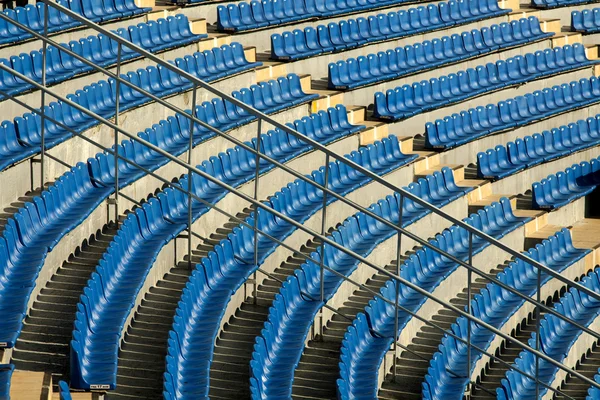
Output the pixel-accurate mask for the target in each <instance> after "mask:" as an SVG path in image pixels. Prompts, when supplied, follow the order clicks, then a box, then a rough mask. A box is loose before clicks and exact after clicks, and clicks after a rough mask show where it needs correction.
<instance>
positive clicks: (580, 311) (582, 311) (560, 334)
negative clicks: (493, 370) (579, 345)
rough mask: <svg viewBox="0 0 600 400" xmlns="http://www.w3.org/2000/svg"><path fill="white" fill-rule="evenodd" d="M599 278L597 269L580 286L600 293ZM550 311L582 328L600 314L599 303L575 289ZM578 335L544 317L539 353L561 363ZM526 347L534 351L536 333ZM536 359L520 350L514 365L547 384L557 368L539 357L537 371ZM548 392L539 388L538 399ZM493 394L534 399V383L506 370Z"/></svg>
mask: <svg viewBox="0 0 600 400" xmlns="http://www.w3.org/2000/svg"><path fill="white" fill-rule="evenodd" d="M599 277H600V268H597V267H596V268H595V269H594V270H593V271H590V272H589V273H588V274H587V275H586V276H585V277H584V278H583V279H581V280H580V281H579V284H580V285H582V286H584V287H586V288H587V289H589V290H591V291H593V292H595V293H599V292H600V279H599ZM553 308H554V311H556V312H557V313H559V314H561V315H563V316H565V317H566V318H568V319H570V320H572V321H575V322H577V323H578V324H580V325H582V326H588V325H589V324H590V323H591V322H592V321H593V320H594V319H595V318H596V317H597V316H598V315H599V314H600V301H598V300H597V299H596V298H594V297H591V296H589V295H588V294H587V293H584V292H582V291H580V290H578V289H576V288H571V289H570V290H569V291H568V292H567V293H565V294H564V295H563V296H562V297H561V298H560V301H559V302H557V303H555V304H554V307H553ZM581 333H582V331H581V330H580V329H579V328H578V327H576V326H574V325H573V324H570V323H569V322H567V321H564V320H562V319H560V318H559V317H557V316H555V315H552V314H546V315H545V316H544V318H543V319H542V320H541V321H540V337H539V341H540V346H539V351H540V352H542V353H543V354H545V355H546V356H548V357H550V358H552V359H553V360H555V361H558V362H562V360H563V359H564V358H565V357H566V355H567V354H568V352H569V349H570V348H571V346H572V345H573V343H574V341H575V339H577V337H578V336H579V334H581ZM528 344H529V346H530V347H532V348H534V349H535V348H536V336H535V333H532V335H531V338H530V339H529V342H528ZM536 358H537V357H536V356H534V355H533V353H531V352H529V351H527V350H523V351H521V353H520V354H519V357H518V358H517V359H516V360H515V363H514V364H513V365H514V366H515V367H517V368H519V369H520V370H521V371H524V372H525V373H527V374H529V375H532V376H536V371H537V377H538V379H539V380H540V381H541V382H542V383H544V384H546V385H549V384H550V383H551V382H552V378H553V377H554V375H555V374H556V372H557V371H558V367H557V366H555V365H554V364H551V363H550V362H548V361H546V360H544V359H542V358H540V359H539V369H537V368H536V364H537V363H536ZM547 391H548V389H547V388H546V387H545V386H542V385H540V386H539V395H540V397H542V396H543V395H544V394H545V393H546V392H547ZM496 393H497V396H498V399H499V400H510V399H528V398H535V396H536V393H537V391H536V383H535V381H534V380H533V379H530V378H528V377H526V376H525V375H522V374H520V373H517V372H516V371H511V370H509V371H508V372H507V373H506V378H505V379H502V386H501V387H500V388H498V389H497V390H496Z"/></svg>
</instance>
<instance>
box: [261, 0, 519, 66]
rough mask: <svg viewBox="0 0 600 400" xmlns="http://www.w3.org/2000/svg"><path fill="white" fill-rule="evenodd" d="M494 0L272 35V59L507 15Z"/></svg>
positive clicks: (309, 54) (436, 6) (452, 1)
mask: <svg viewBox="0 0 600 400" xmlns="http://www.w3.org/2000/svg"><path fill="white" fill-rule="evenodd" d="M508 12H510V10H502V9H500V8H499V7H498V2H497V1H495V0H483V1H469V2H467V1H458V2H457V1H456V0H450V1H448V2H447V3H438V4H430V5H428V6H427V7H424V6H420V7H418V8H411V9H409V10H406V11H405V10H400V11H398V12H390V13H388V14H378V15H374V16H369V17H368V18H363V17H360V18H357V19H349V20H345V21H340V22H331V23H329V24H328V25H327V26H325V25H319V26H318V27H317V29H316V30H315V29H314V28H312V27H308V28H305V29H304V30H299V29H296V30H294V31H292V32H284V33H283V34H273V35H271V58H273V59H276V60H297V59H300V58H306V57H312V56H314V55H317V54H322V53H329V52H336V51H343V50H348V49H351V48H355V47H359V46H362V45H363V44H365V43H372V42H379V41H385V40H390V39H397V38H400V37H403V36H409V35H415V34H417V33H423V32H427V31H432V30H436V29H440V28H446V27H449V26H453V25H459V24H464V23H466V22H469V21H475V20H480V19H485V18H490V17H493V16H497V15H502V14H507V13H508Z"/></svg>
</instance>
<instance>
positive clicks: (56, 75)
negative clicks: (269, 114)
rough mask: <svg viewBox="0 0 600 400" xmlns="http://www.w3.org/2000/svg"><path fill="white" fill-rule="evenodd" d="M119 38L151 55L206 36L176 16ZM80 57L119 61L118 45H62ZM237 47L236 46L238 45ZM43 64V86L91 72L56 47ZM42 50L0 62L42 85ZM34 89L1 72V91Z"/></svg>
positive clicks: (92, 39) (102, 39)
mask: <svg viewBox="0 0 600 400" xmlns="http://www.w3.org/2000/svg"><path fill="white" fill-rule="evenodd" d="M116 33H117V34H118V35H119V36H121V37H123V38H125V39H127V40H129V41H133V43H134V44H136V45H138V46H140V47H142V48H144V49H146V50H148V51H152V52H157V51H160V50H164V49H166V48H169V47H177V46H181V45H184V44H187V43H191V42H194V41H197V40H200V39H201V38H202V37H206V36H207V35H195V34H193V33H192V32H191V31H190V28H189V22H188V19H187V17H186V16H184V15H182V14H178V15H177V16H175V17H173V16H170V17H168V18H167V19H164V18H160V19H158V20H157V21H150V22H148V23H141V24H138V25H137V26H130V27H129V28H120V29H119V30H118V31H117V32H116ZM62 46H64V47H66V48H69V49H70V50H72V51H73V52H75V53H77V54H78V55H80V56H83V57H84V58H86V59H87V60H89V61H92V62H93V63H94V64H96V65H99V66H101V67H106V66H107V65H111V64H115V63H116V62H117V60H118V51H119V50H118V43H117V42H116V41H114V40H112V39H110V38H109V37H108V36H105V35H103V34H99V35H95V36H88V37H86V38H83V39H79V41H71V42H69V44H62ZM238 46H239V45H238ZM47 51H48V58H47V62H46V83H48V84H52V83H57V82H62V81H64V80H67V79H69V78H71V77H73V76H75V75H78V74H80V73H83V72H87V71H92V70H93V68H92V67H90V66H89V65H87V64H85V63H83V62H81V61H80V60H77V59H76V58H74V57H72V56H71V55H69V54H67V53H65V52H63V51H61V50H60V48H57V47H55V46H48V48H47ZM121 52H122V54H121V60H122V61H126V60H130V59H132V58H135V57H138V56H139V54H137V53H136V52H135V51H133V50H131V49H130V48H129V47H127V46H122V51H121ZM42 58H43V55H42V51H41V50H36V51H32V52H30V53H29V54H27V53H22V54H20V55H18V56H11V57H10V59H4V58H3V59H0V63H2V64H4V65H6V66H7V67H10V68H12V69H14V70H15V71H17V72H19V73H21V74H23V75H25V76H26V77H28V78H29V79H31V80H34V81H36V82H39V83H41V82H42V71H43V68H42V61H43V60H42ZM31 88H33V85H31V84H28V83H26V82H24V81H22V80H21V79H18V78H16V77H15V76H14V75H12V74H11V73H9V72H6V71H1V72H0V90H2V91H3V92H6V93H8V94H17V93H22V92H24V91H26V90H28V89H31ZM0 99H2V96H0Z"/></svg>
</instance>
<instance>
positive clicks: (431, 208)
mask: <svg viewBox="0 0 600 400" xmlns="http://www.w3.org/2000/svg"><path fill="white" fill-rule="evenodd" d="M42 1H44V2H45V1H46V0H42ZM47 5H52V6H54V5H56V6H57V8H58V7H62V6H61V5H59V4H56V3H53V2H51V1H49V2H48V3H47ZM61 11H62V10H61ZM69 11H70V10H69ZM70 12H71V13H73V12H72V11H70ZM70 16H71V17H73V18H75V19H77V17H79V18H81V16H79V14H75V13H73V15H70ZM0 18H3V19H5V20H8V21H10V22H11V23H13V24H15V25H17V26H19V27H20V28H21V29H24V30H26V31H28V32H29V33H31V34H32V35H34V36H36V37H37V38H39V39H41V40H43V41H47V42H48V43H50V44H52V45H54V46H60V45H59V44H58V43H56V42H54V41H53V40H52V39H48V38H46V37H44V36H42V35H40V34H39V33H37V32H36V31H33V30H31V29H29V28H28V27H26V26H24V25H22V24H20V23H18V22H16V21H13V20H12V19H9V18H8V17H6V16H5V15H3V14H2V13H0ZM85 21H87V20H86V19H81V22H84V23H85ZM90 24H91V26H92V27H94V26H96V27H100V26H98V25H96V24H94V23H91V22H90ZM100 30H101V33H103V34H106V35H108V36H111V39H114V40H115V41H117V42H119V43H120V44H123V45H126V46H128V47H130V48H133V49H134V50H135V51H144V52H145V50H143V49H141V48H139V47H137V46H135V45H134V44H132V43H130V42H128V41H126V40H124V39H123V38H121V37H120V36H118V35H115V34H114V33H112V32H110V31H106V30H103V29H100ZM61 51H64V52H66V53H67V54H70V55H71V56H73V57H76V58H77V59H79V60H80V61H82V62H84V63H86V64H87V65H90V66H91V67H93V68H95V69H97V70H98V71H100V72H103V73H105V74H107V75H109V76H111V77H113V78H114V79H115V80H116V81H117V82H120V83H122V84H125V85H126V86H129V87H131V88H133V89H135V90H136V91H138V92H140V93H141V94H143V95H145V96H147V97H149V98H151V99H152V100H154V101H156V102H157V103H159V104H161V105H164V106H166V107H168V108H170V109H171V110H173V111H175V112H176V113H179V114H182V115H184V116H186V118H189V119H190V120H191V121H193V122H194V123H198V124H200V125H201V126H203V127H205V128H206V129H209V130H210V131H212V132H213V133H216V134H218V135H219V136H221V137H224V138H226V139H227V140H229V141H231V142H232V143H234V144H235V145H237V146H240V147H242V148H244V149H245V150H247V151H249V152H251V153H253V154H255V155H256V156H257V157H260V158H262V159H264V160H266V161H268V162H269V163H272V164H273V165H275V166H277V167H278V168H280V169H283V170H284V171H286V172H288V173H290V174H291V175H293V176H294V177H296V178H298V179H301V180H304V181H305V182H307V183H309V184H311V185H313V186H315V187H316V188H318V189H319V190H322V191H324V192H326V193H327V194H328V195H331V196H334V197H335V198H336V199H337V200H340V201H342V202H344V203H346V204H347V205H349V206H350V207H352V208H354V209H356V210H358V211H361V212H363V213H365V214H366V215H368V216H369V217H371V218H374V219H376V220H377V221H378V222H380V223H383V224H385V225H387V226H388V227H390V228H392V229H395V230H396V231H398V232H399V233H403V234H405V235H406V236H408V237H409V238H411V239H412V240H414V241H416V242H418V243H419V244H421V245H423V246H426V247H429V248H431V249H432V250H434V251H437V252H438V253H440V254H441V255H443V256H445V257H447V258H449V259H451V260H452V261H453V262H456V263H458V264H459V265H461V266H462V267H465V268H468V269H470V268H469V264H468V263H465V262H464V261H462V260H459V259H456V258H455V257H453V256H452V255H450V254H448V253H445V252H443V251H442V250H440V249H438V248H437V247H435V246H432V245H431V244H430V243H429V242H428V241H425V240H423V239H422V238H420V237H418V236H416V235H414V234H412V233H410V232H409V231H407V230H405V229H404V228H402V227H400V226H398V225H395V224H392V223H391V222H389V221H388V220H386V219H383V218H381V217H380V216H378V215H376V214H374V213H372V212H371V211H370V210H368V209H367V208H365V207H362V206H360V205H359V204H356V203H355V202H353V201H352V200H349V199H347V198H346V197H343V196H340V195H339V194H337V193H336V192H334V191H331V190H330V189H328V188H326V187H324V186H322V185H320V184H318V183H317V182H315V181H312V180H310V179H309V178H307V177H306V176H305V175H303V174H300V173H298V172H297V171H295V170H293V169H291V168H289V167H288V166H286V165H284V164H282V163H280V162H278V161H277V160H274V159H272V158H271V157H269V156H267V155H264V154H262V153H261V152H260V151H257V150H256V149H254V148H253V147H250V146H248V145H246V144H245V143H244V142H241V141H239V140H238V139H236V138H234V137H232V136H231V135H227V134H225V133H223V132H221V131H220V130H218V129H216V128H214V127H212V126H211V125H208V124H206V123H205V122H204V121H202V120H200V119H197V118H195V116H194V115H189V114H188V113H186V112H185V111H184V110H182V109H180V108H178V107H176V106H173V105H172V104H170V103H168V102H165V101H164V100H163V99H161V98H159V97H157V96H155V95H154V94H152V93H149V92H147V91H145V90H144V89H142V88H139V87H138V86H136V85H134V84H132V83H131V82H129V81H127V80H124V79H122V78H121V77H120V76H119V75H115V74H113V73H112V72H110V71H108V70H106V69H104V68H102V67H99V66H98V65H96V64H94V63H92V62H91V61H89V60H87V59H85V58H83V57H82V56H80V55H79V54H77V53H74V52H72V51H71V50H70V49H66V48H64V47H62V46H61ZM146 53H147V54H149V55H152V53H148V52H146ZM152 56H153V55H152ZM152 59H153V61H156V62H159V61H160V62H162V63H164V64H161V65H164V66H165V67H167V66H168V67H172V68H175V69H176V70H177V71H181V72H182V73H184V74H186V75H189V74H187V73H185V71H183V70H180V69H179V68H177V67H174V66H173V65H172V64H170V63H165V62H164V61H162V60H161V59H159V58H156V57H155V56H153V57H152ZM160 62H159V64H160ZM0 69H3V70H4V71H6V72H9V73H12V74H13V75H15V76H17V77H19V78H20V79H22V80H25V81H27V82H28V83H30V84H32V85H34V86H36V87H37V88H38V89H40V90H42V92H43V93H45V92H46V90H44V89H43V87H44V86H43V85H40V84H39V83H37V82H35V81H32V80H30V79H29V78H27V77H25V76H23V75H21V74H20V73H18V72H16V71H14V70H12V69H10V68H9V67H7V66H5V65H3V64H0ZM189 76H190V77H193V75H189ZM186 78H187V76H186ZM194 79H195V80H197V81H199V82H202V84H203V85H206V88H207V89H209V91H211V92H213V93H217V94H218V95H222V97H225V98H227V100H230V99H231V102H232V103H236V105H238V106H240V107H241V108H244V109H245V110H246V111H248V112H249V113H251V114H254V115H258V116H259V117H260V118H261V119H263V117H264V116H265V115H264V114H262V113H261V112H260V111H257V110H255V109H254V108H252V107H250V106H248V105H246V104H245V103H243V102H240V101H239V100H237V99H235V98H234V97H232V96H229V95H225V94H223V93H222V92H220V91H219V90H217V89H214V88H213V87H212V86H210V85H208V84H207V83H205V82H204V81H202V80H199V79H197V78H195V77H194ZM200 86H201V85H200ZM51 95H52V96H53V97H54V98H56V99H58V100H61V101H63V102H64V103H66V104H69V105H71V106H74V107H76V106H78V105H76V104H75V103H72V102H70V101H69V100H67V99H66V98H63V97H61V96H58V95H56V94H52V93H51ZM9 97H11V98H12V97H13V96H9ZM76 108H78V107H76ZM78 109H79V108H78ZM84 110H85V111H88V110H87V109H79V111H83V112H85V111H84ZM192 111H194V110H192ZM94 115H95V114H94ZM92 117H93V118H96V117H94V116H93V115H92ZM264 119H265V120H267V121H268V122H269V123H271V124H272V125H276V126H277V127H278V128H280V129H282V130H284V131H286V132H287V133H289V134H292V135H294V136H296V137H297V138H298V139H299V140H301V141H303V142H306V143H309V144H310V145H311V146H312V147H313V148H318V149H319V150H321V149H325V152H326V153H327V156H328V157H329V156H333V157H334V158H335V159H336V160H338V161H340V162H343V163H345V164H347V165H350V166H351V167H352V168H354V169H356V170H360V172H361V173H363V174H364V175H367V176H369V178H371V179H372V180H373V181H376V182H378V183H382V182H384V186H386V187H387V188H390V186H392V187H393V188H395V189H393V190H395V191H396V192H398V193H400V194H402V196H403V197H404V196H406V197H408V198H410V199H411V200H413V201H415V202H417V203H420V204H421V205H423V206H424V207H425V208H426V209H428V210H429V211H431V212H433V213H435V214H437V215H440V216H442V217H443V218H445V219H448V220H450V221H451V222H453V223H454V224H455V225H458V226H460V227H462V228H464V229H466V230H468V231H469V232H470V233H471V234H476V235H477V236H479V237H481V238H483V239H485V240H486V241H488V242H490V243H492V244H494V245H497V247H499V248H501V249H502V250H504V251H506V252H507V253H508V254H510V255H512V256H514V257H517V258H520V259H522V260H523V261H525V262H527V263H528V264H531V265H533V266H535V267H537V268H541V269H542V270H543V271H544V272H545V273H547V274H548V275H550V276H552V277H553V278H555V279H558V280H560V281H561V282H563V283H567V284H570V285H572V286H574V287H576V288H577V289H578V290H581V291H582V292H584V293H586V294H588V295H590V296H592V297H593V298H596V299H597V300H600V294H597V293H595V292H593V291H590V290H589V289H587V288H586V287H585V286H582V285H580V284H579V283H573V282H570V281H569V280H568V279H566V278H564V277H562V276H561V275H560V274H558V273H556V272H554V271H553V270H551V269H549V268H548V267H546V266H544V265H543V264H540V263H539V262H537V261H535V260H533V259H530V258H529V257H528V256H525V255H523V254H522V253H520V252H516V251H514V250H513V249H511V248H510V247H508V246H506V245H504V244H503V243H501V242H499V241H497V240H496V239H494V238H493V237H491V236H489V235H487V234H485V233H484V232H481V231H479V230H477V229H476V228H474V227H472V226H471V225H468V224H466V223H464V222H463V221H461V220H458V219H456V218H454V217H452V216H450V215H449V214H447V213H445V212H444V211H442V210H440V209H439V208H437V207H435V206H433V205H431V204H429V203H427V202H426V201H424V200H422V199H421V198H419V197H417V196H415V195H413V194H412V193H410V192H408V191H406V190H404V189H403V188H398V187H396V186H395V185H392V184H390V183H389V182H388V181H386V180H385V179H383V178H381V177H379V176H378V175H376V174H374V173H372V172H371V171H369V170H368V169H366V168H364V167H362V166H360V165H359V164H356V163H354V162H353V161H351V160H349V159H347V158H346V157H343V156H339V155H337V153H335V152H332V151H331V150H330V149H328V148H327V147H325V146H323V145H322V144H320V143H319V142H316V141H313V140H312V139H310V138H308V137H306V136H304V135H302V134H301V133H299V132H297V131H296V130H293V129H291V128H289V127H288V126H286V125H282V124H280V123H278V122H276V121H274V120H272V119H271V118H268V117H266V118H264ZM259 121H260V119H259ZM42 127H43V125H42ZM115 131H118V132H121V133H124V131H122V130H121V129H115ZM132 139H134V140H137V137H136V138H132ZM119 158H121V157H120V156H119ZM326 164H327V162H326ZM365 171H366V172H365ZM488 238H489V239H491V240H488ZM498 284H500V285H502V283H500V282H499V283H498ZM506 289H507V290H511V289H510V288H509V287H506ZM517 293H518V292H517Z"/></svg>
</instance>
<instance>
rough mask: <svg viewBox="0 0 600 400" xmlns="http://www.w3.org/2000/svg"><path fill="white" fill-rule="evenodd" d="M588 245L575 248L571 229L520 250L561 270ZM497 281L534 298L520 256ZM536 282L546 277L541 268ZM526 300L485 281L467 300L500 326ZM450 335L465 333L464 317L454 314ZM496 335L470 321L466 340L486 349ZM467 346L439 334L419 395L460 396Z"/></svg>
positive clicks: (532, 271)
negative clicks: (440, 340)
mask: <svg viewBox="0 0 600 400" xmlns="http://www.w3.org/2000/svg"><path fill="white" fill-rule="evenodd" d="M590 252H591V250H590V249H577V248H575V247H574V246H573V243H572V241H571V233H570V231H569V230H567V229H562V230H561V231H559V232H558V233H556V234H555V235H553V236H550V237H549V238H548V239H546V240H544V241H543V242H542V243H540V244H538V245H536V246H535V247H534V248H531V249H529V250H528V251H527V253H525V255H526V256H528V257H530V258H531V259H533V260H535V261H538V262H540V263H542V264H543V265H545V266H546V267H548V268H551V269H552V270H554V271H555V272H559V273H560V272H562V271H564V270H565V269H567V268H568V267H569V266H571V265H573V264H574V263H576V262H577V261H579V260H580V259H582V258H583V257H584V256H585V255H586V254H588V253H590ZM496 278H497V279H498V280H499V281H500V282H502V283H503V284H505V285H507V286H508V287H511V288H513V289H516V290H518V291H519V292H520V293H522V294H524V295H526V296H529V297H531V296H533V295H534V294H535V293H536V291H537V280H538V273H537V268H535V267H534V266H532V265H531V264H528V263H526V262H524V261H522V260H517V261H513V262H512V263H511V264H510V265H509V266H508V267H507V268H506V269H504V271H502V272H501V273H500V274H498V276H497V277H496ZM541 279H542V280H541V284H545V283H546V282H547V281H548V280H550V279H551V277H550V276H549V275H548V274H547V273H545V272H542V278H541ZM524 302H525V300H524V299H523V298H521V297H519V296H518V295H516V294H515V293H513V292H510V291H508V290H506V289H504V288H502V287H501V286H499V285H497V284H495V283H488V284H487V286H486V287H485V288H483V289H482V290H481V291H480V292H479V293H478V294H475V296H474V298H473V300H472V301H471V309H472V310H473V316H474V317H476V318H478V319H480V320H482V321H484V322H486V323H487V324H489V325H491V326H493V327H495V328H500V327H501V326H502V325H504V324H505V323H506V321H508V319H509V318H510V317H511V316H512V315H513V314H514V313H515V312H516V311H517V310H518V309H519V307H521V305H522V304H523V303H524ZM451 329H452V333H453V334H455V335H456V336H457V337H459V338H462V339H465V340H466V339H467V336H468V335H469V334H468V333H467V332H468V329H469V323H468V320H467V318H465V317H459V318H457V321H456V322H455V323H454V324H453V325H452V328H451ZM494 336H495V334H494V333H492V332H491V331H489V330H487V329H485V328H481V327H479V325H475V324H472V325H471V334H470V340H471V343H472V344H473V345H474V346H477V347H478V348H480V349H486V348H487V347H488V346H489V344H490V343H491V340H492V339H493V337H494ZM467 353H468V350H467V346H466V345H465V343H463V342H461V341H459V340H457V339H455V338H454V337H452V336H449V335H447V334H446V335H444V337H443V338H442V344H441V346H440V347H439V351H438V352H437V353H436V354H435V355H434V356H433V360H431V362H430V365H431V366H430V368H429V373H428V375H427V376H426V377H425V383H424V384H423V398H424V399H427V400H433V399H446V398H448V399H449V398H455V397H459V396H460V395H462V393H463V392H464V388H465V386H466V385H467V383H468V382H469V379H466V378H464V373H462V372H461V371H466V369H467V365H468V363H469V360H468V357H467ZM479 358H481V353H480V352H479V351H471V360H470V364H469V365H471V366H473V368H474V367H475V362H476V361H477V360H478V359H479Z"/></svg>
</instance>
